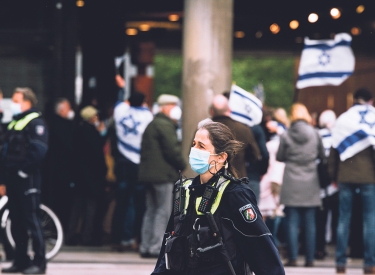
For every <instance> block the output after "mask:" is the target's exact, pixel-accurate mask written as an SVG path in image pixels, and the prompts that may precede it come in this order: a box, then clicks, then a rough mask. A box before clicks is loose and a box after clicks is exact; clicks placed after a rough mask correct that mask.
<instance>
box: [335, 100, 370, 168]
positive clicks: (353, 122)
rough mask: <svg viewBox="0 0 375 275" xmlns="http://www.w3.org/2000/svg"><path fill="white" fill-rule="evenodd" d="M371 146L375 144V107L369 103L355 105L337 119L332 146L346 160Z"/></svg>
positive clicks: (341, 158) (342, 159)
mask: <svg viewBox="0 0 375 275" xmlns="http://www.w3.org/2000/svg"><path fill="white" fill-rule="evenodd" d="M369 146H375V108H374V107H373V106H371V105H368V104H364V105H354V106H353V107H351V108H350V109H349V110H348V111H346V112H345V113H343V114H342V115H341V116H339V118H338V119H337V120H336V122H335V125H334V126H333V128H332V147H333V148H335V149H336V150H337V151H338V153H339V155H340V160H341V161H344V160H346V159H348V158H351V157H353V156H354V155H356V154H358V153H359V152H361V151H362V150H364V149H366V148H367V147H369Z"/></svg>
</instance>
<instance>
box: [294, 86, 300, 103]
mask: <svg viewBox="0 0 375 275" xmlns="http://www.w3.org/2000/svg"><path fill="white" fill-rule="evenodd" d="M298 96H299V89H298V88H297V87H295V88H294V94H293V103H296V102H298Z"/></svg>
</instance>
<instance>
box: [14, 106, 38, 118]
mask: <svg viewBox="0 0 375 275" xmlns="http://www.w3.org/2000/svg"><path fill="white" fill-rule="evenodd" d="M35 112H38V111H37V110H36V109H35V108H31V109H29V110H26V111H24V112H23V113H20V114H18V115H15V116H13V120H16V121H17V120H20V119H21V118H24V117H25V116H27V115H28V114H31V113H35Z"/></svg>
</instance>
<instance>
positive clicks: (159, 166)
mask: <svg viewBox="0 0 375 275" xmlns="http://www.w3.org/2000/svg"><path fill="white" fill-rule="evenodd" d="M157 103H158V105H159V113H157V114H156V115H155V117H154V119H153V120H152V121H151V122H150V124H148V126H147V128H146V130H145V132H144V133H143V137H142V143H141V161H140V165H139V171H138V180H139V181H140V182H142V183H144V185H145V189H146V212H145V214H144V217H143V224H142V230H141V238H142V241H141V245H140V249H139V250H140V254H141V256H142V257H157V255H158V254H159V250H160V247H161V241H162V239H163V232H164V230H165V226H166V225H167V222H168V218H169V212H170V210H171V207H172V190H173V182H175V181H176V179H177V178H178V171H179V170H184V169H185V166H186V164H185V161H184V159H183V156H182V152H181V147H180V144H179V142H178V139H177V134H176V129H177V122H178V120H179V119H180V118H181V109H180V107H179V106H178V103H179V99H178V97H176V96H174V95H168V94H162V95H160V96H159V97H158V99H157Z"/></svg>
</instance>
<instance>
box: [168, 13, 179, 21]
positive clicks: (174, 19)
mask: <svg viewBox="0 0 375 275" xmlns="http://www.w3.org/2000/svg"><path fill="white" fill-rule="evenodd" d="M168 19H169V21H171V22H176V21H178V20H179V19H180V16H178V15H177V14H170V15H169V16H168Z"/></svg>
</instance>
